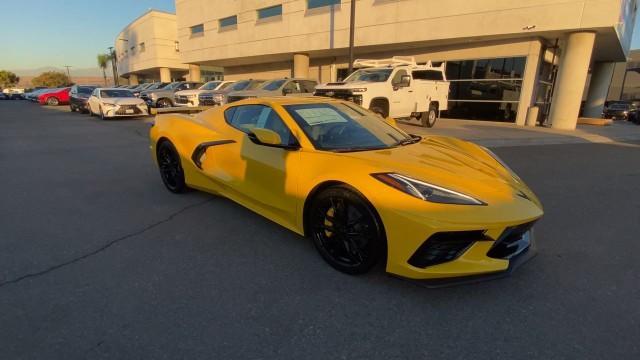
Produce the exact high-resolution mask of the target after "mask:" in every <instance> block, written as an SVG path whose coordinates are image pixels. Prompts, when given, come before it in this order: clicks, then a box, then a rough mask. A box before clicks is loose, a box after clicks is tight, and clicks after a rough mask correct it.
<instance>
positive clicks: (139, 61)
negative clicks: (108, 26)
mask: <svg viewBox="0 0 640 360" xmlns="http://www.w3.org/2000/svg"><path fill="white" fill-rule="evenodd" d="M121 39H124V40H127V41H123V40H121ZM177 40H178V39H177V27H176V15H175V14H170V13H166V12H162V11H157V10H150V11H147V12H146V13H145V14H143V15H142V16H140V17H139V18H137V19H136V20H134V21H133V22H132V23H131V24H129V25H128V26H127V27H126V28H124V29H123V30H122V31H121V32H120V33H119V34H118V36H117V37H116V40H115V49H116V54H117V56H118V73H119V74H120V75H123V76H127V74H129V73H140V75H141V76H142V77H143V78H144V77H145V76H146V77H150V78H154V79H155V78H159V69H160V68H169V69H171V70H173V71H177V72H180V73H181V74H182V72H186V71H188V69H189V67H188V65H185V64H183V62H182V60H181V57H180V53H179V52H177V51H176V45H175V42H176V41H177ZM141 43H144V51H143V50H142V47H141V45H140V44H141ZM132 48H133V49H132Z"/></svg>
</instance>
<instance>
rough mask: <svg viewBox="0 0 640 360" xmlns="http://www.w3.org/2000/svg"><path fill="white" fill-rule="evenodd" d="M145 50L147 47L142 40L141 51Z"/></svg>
mask: <svg viewBox="0 0 640 360" xmlns="http://www.w3.org/2000/svg"><path fill="white" fill-rule="evenodd" d="M145 50H146V47H145V45H144V43H143V42H141V43H140V52H141V53H142V52H144V51H145Z"/></svg>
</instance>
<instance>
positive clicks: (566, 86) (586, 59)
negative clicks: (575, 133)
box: [549, 32, 596, 130]
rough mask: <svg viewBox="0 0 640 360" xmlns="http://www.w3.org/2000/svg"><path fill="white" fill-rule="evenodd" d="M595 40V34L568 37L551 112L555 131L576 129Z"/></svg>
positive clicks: (583, 33) (579, 34) (551, 120)
mask: <svg viewBox="0 0 640 360" xmlns="http://www.w3.org/2000/svg"><path fill="white" fill-rule="evenodd" d="M595 38H596V34H595V33H593V32H576V33H572V34H569V36H567V38H566V44H565V47H564V49H563V53H562V57H561V59H560V66H559V69H558V76H557V78H556V84H555V88H554V91H553V99H552V100H551V111H550V113H549V120H550V122H551V127H553V128H556V129H565V130H574V129H575V128H576V124H577V123H578V114H579V113H580V102H581V101H582V94H583V92H584V87H585V83H586V81H587V74H588V72H589V63H590V62H591V53H592V52H593V44H594V42H595Z"/></svg>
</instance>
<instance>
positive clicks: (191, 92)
mask: <svg viewBox="0 0 640 360" xmlns="http://www.w3.org/2000/svg"><path fill="white" fill-rule="evenodd" d="M204 91H206V90H198V89H191V90H180V91H177V92H176V94H175V95H176V96H178V95H183V96H187V95H198V94H200V93H202V92H204Z"/></svg>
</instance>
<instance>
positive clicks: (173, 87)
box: [140, 81, 202, 107]
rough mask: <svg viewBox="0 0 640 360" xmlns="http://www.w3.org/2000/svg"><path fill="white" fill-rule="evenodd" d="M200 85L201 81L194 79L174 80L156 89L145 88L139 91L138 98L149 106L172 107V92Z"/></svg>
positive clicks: (195, 87)
mask: <svg viewBox="0 0 640 360" xmlns="http://www.w3.org/2000/svg"><path fill="white" fill-rule="evenodd" d="M200 86H202V83H201V82H195V81H176V82H172V83H170V84H169V85H167V86H165V87H163V88H161V89H156V90H147V91H142V92H140V98H141V99H142V100H144V101H145V102H146V103H147V105H149V107H172V106H174V105H175V104H174V103H173V94H174V93H175V92H176V91H180V90H187V89H197V88H199V87H200Z"/></svg>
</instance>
